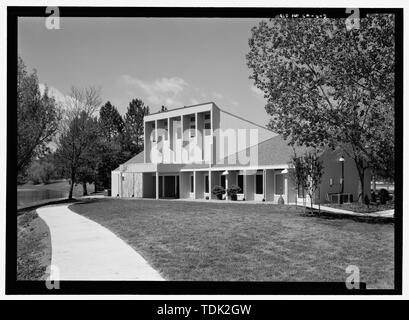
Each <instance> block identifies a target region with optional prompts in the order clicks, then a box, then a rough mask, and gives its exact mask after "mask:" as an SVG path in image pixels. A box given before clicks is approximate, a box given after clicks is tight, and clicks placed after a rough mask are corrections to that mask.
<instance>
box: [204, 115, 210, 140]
mask: <svg viewBox="0 0 409 320" xmlns="http://www.w3.org/2000/svg"><path fill="white" fill-rule="evenodd" d="M210 128H211V125H210V112H208V113H205V115H204V134H205V135H206V136H207V135H209V134H210Z"/></svg>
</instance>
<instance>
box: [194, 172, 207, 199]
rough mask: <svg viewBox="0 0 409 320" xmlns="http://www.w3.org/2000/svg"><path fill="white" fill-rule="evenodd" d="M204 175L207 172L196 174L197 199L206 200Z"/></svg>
mask: <svg viewBox="0 0 409 320" xmlns="http://www.w3.org/2000/svg"><path fill="white" fill-rule="evenodd" d="M204 174H205V172H203V171H196V172H195V179H194V182H195V199H203V198H204Z"/></svg>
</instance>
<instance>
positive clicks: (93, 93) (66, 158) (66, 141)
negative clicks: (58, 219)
mask: <svg viewBox="0 0 409 320" xmlns="http://www.w3.org/2000/svg"><path fill="white" fill-rule="evenodd" d="M100 104H101V102H100V98H99V90H97V89H96V88H94V87H89V88H85V89H78V88H75V87H73V88H72V89H71V94H70V98H69V99H67V104H66V106H65V107H66V110H65V118H64V121H63V125H62V128H61V134H60V136H59V139H58V143H57V146H58V148H57V151H56V158H57V160H58V163H59V164H60V166H62V168H63V172H64V174H65V176H66V177H67V178H69V179H70V191H69V195H68V198H69V199H72V193H73V188H74V185H75V184H76V183H77V182H78V181H79V180H78V179H79V177H81V175H80V174H81V172H79V169H80V168H81V167H82V166H84V162H86V159H87V158H88V157H89V154H90V149H92V146H93V145H94V144H95V142H96V141H97V139H98V137H99V135H98V130H97V127H96V125H95V123H96V119H95V118H94V116H93V115H94V114H95V112H96V111H97V109H98V107H99V106H100Z"/></svg>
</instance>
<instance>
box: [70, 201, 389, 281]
mask: <svg viewBox="0 0 409 320" xmlns="http://www.w3.org/2000/svg"><path fill="white" fill-rule="evenodd" d="M70 208H71V209H72V210H73V211H75V212H77V213H80V214H82V215H84V216H86V217H88V218H90V219H92V220H94V221H96V222H98V223H100V224H101V225H103V226H105V227H107V228H108V229H110V230H111V231H113V232H114V233H116V234H117V235H118V236H119V237H121V238H122V239H123V240H125V241H126V242H128V243H129V244H130V245H131V246H132V247H134V248H135V250H137V251H138V252H139V253H141V254H142V255H143V256H144V258H145V259H146V260H147V261H148V262H149V263H150V264H151V265H152V266H153V267H154V268H155V269H156V270H158V271H159V272H160V273H161V274H162V275H163V276H164V277H165V278H166V279H167V280H196V281H200V280H204V281H220V280H223V281H230V280H231V281H345V279H346V276H347V274H346V272H345V268H346V267H347V266H348V265H356V266H358V267H359V268H360V277H361V281H364V282H366V284H367V287H368V288H393V281H394V225H393V224H376V223H364V222H356V221H353V220H349V219H330V218H322V217H307V216H304V215H303V214H302V209H301V208H299V209H296V208H295V207H291V206H280V205H262V204H259V205H257V204H234V203H228V204H221V203H210V202H209V203H205V202H188V201H166V200H162V201H156V200H121V199H98V200H93V201H89V202H87V203H78V204H73V205H71V206H70Z"/></svg>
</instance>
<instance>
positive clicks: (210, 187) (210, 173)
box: [209, 169, 212, 199]
mask: <svg viewBox="0 0 409 320" xmlns="http://www.w3.org/2000/svg"><path fill="white" fill-rule="evenodd" d="M211 198H212V172H211V171H210V169H209V199H211Z"/></svg>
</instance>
